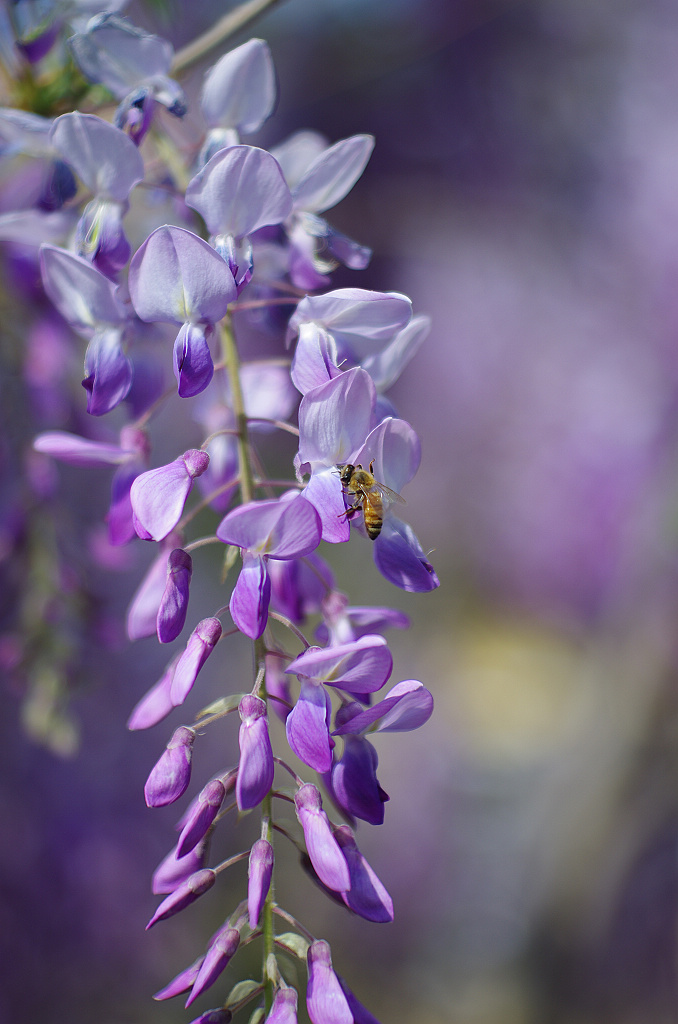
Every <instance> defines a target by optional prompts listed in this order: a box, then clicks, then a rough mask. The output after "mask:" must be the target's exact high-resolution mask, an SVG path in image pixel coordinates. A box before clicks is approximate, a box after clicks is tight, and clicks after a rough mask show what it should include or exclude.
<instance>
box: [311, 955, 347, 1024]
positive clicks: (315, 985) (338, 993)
mask: <svg viewBox="0 0 678 1024" xmlns="http://www.w3.org/2000/svg"><path fill="white" fill-rule="evenodd" d="M306 1009H307V1010H308V1015H309V1017H310V1018H311V1022H312V1024H353V1014H352V1013H351V1011H350V1009H349V1005H348V1002H347V1000H346V996H345V995H344V993H343V992H342V990H341V986H340V985H339V982H338V980H337V976H336V974H335V973H334V971H333V970H332V956H331V953H330V947H329V945H328V944H327V942H325V940H324V939H318V940H316V942H313V943H312V944H311V946H310V947H309V950H308V986H307V989H306Z"/></svg>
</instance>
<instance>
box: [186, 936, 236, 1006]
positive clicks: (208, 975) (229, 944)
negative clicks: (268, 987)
mask: <svg viewBox="0 0 678 1024" xmlns="http://www.w3.org/2000/svg"><path fill="white" fill-rule="evenodd" d="M239 944H240V932H239V931H238V930H237V928H231V927H230V926H229V925H224V927H223V928H221V929H220V931H218V932H217V934H216V936H215V938H214V939H213V941H212V943H211V945H210V947H209V949H208V950H207V952H206V953H205V958H204V960H203V962H202V964H201V967H200V970H199V971H198V976H197V978H196V979H195V981H194V983H193V988H192V989H191V994H190V996H189V997H188V999H187V1000H186V1006H190V1005H191V1003H193V1002H194V1001H195V1000H196V999H197V998H198V996H199V995H200V994H201V992H205V991H206V989H208V988H209V987H210V985H213V984H214V982H215V981H216V980H217V978H218V977H219V975H220V974H221V972H222V971H223V970H224V968H225V967H226V965H227V964H228V962H229V960H230V959H231V958H232V957H233V955H234V954H235V952H236V950H237V949H238V945H239Z"/></svg>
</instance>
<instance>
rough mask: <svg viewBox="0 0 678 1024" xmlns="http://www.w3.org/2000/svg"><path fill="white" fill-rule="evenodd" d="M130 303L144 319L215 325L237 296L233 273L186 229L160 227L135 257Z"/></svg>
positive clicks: (212, 251) (130, 284)
mask: <svg viewBox="0 0 678 1024" xmlns="http://www.w3.org/2000/svg"><path fill="white" fill-rule="evenodd" d="M129 291H130V298H131V300H132V305H133V306H134V309H135V310H136V312H137V315H138V316H139V317H140V318H141V319H142V320H147V321H149V322H156V321H169V322H170V323H174V324H183V323H189V322H192V323H200V322H202V323H210V324H215V323H217V322H218V321H219V320H221V318H222V317H223V316H225V314H226V311H227V309H228V304H229V303H230V302H233V300H234V299H235V298H236V288H235V282H234V281H233V275H232V274H231V272H230V270H229V269H228V267H227V266H226V264H225V263H224V261H223V260H222V258H221V257H220V256H219V255H218V253H216V252H215V251H214V249H213V248H212V247H211V246H210V245H208V244H207V242H205V241H203V239H202V238H199V237H198V235H194V234H193V232H192V231H187V230H186V228H179V227H175V226H174V225H169V224H164V225H163V226H162V227H159V228H156V229H155V231H153V232H152V233H151V234H150V235H149V236H148V238H147V239H146V241H145V242H144V243H143V245H142V246H140V248H139V249H138V250H137V252H136V253H135V254H134V256H133V257H132V262H131V263H130V272H129Z"/></svg>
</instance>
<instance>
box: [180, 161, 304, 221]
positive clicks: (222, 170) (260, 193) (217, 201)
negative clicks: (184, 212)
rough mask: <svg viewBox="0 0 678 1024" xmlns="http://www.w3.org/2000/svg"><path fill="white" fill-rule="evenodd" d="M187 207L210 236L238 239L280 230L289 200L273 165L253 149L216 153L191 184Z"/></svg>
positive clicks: (275, 164)
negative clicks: (270, 229)
mask: <svg viewBox="0 0 678 1024" xmlns="http://www.w3.org/2000/svg"><path fill="white" fill-rule="evenodd" d="M186 203H187V205H188V206H190V207H192V209H194V210H197V211H198V213H200V214H201V215H202V217H203V219H204V221H205V223H206V224H207V227H208V228H209V230H210V232H211V234H213V235H232V236H233V237H234V238H242V237H243V236H245V235H250V234H251V233H252V232H253V231H256V230H258V229H259V228H262V227H266V226H267V225H271V224H280V223H281V222H282V221H283V220H284V219H285V217H287V215H288V214H289V212H290V210H291V208H292V197H291V196H290V191H289V189H288V187H287V184H286V182H285V179H284V177H283V173H282V171H281V170H280V167H279V166H278V163H277V161H276V160H275V158H274V157H272V156H271V154H270V153H268V152H266V150H264V149H257V147H256V146H231V147H230V148H229V149H222V150H219V152H218V153H215V155H214V156H213V157H212V158H211V160H209V161H208V162H207V164H205V166H204V167H203V168H202V170H201V171H199V172H198V174H196V176H195V177H194V178H193V179H192V181H190V182H189V185H188V188H187V189H186Z"/></svg>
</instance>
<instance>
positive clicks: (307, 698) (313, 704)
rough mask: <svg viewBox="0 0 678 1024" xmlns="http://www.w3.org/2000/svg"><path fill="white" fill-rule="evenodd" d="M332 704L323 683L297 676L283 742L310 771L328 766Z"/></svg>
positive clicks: (330, 759)
mask: <svg viewBox="0 0 678 1024" xmlns="http://www.w3.org/2000/svg"><path fill="white" fill-rule="evenodd" d="M331 713H332V707H331V703H330V699H329V696H328V694H327V691H326V690H325V687H324V686H322V685H319V684H318V683H315V682H313V681H312V680H310V679H307V678H306V677H305V676H301V693H300V694H299V700H298V701H297V703H296V704H295V706H294V707H293V708H292V710H291V711H290V713H289V714H288V716H287V719H286V722H285V728H286V731H287V742H288V743H289V745H290V747H291V748H292V750H293V751H294V753H295V754H296V755H297V757H298V758H299V759H300V760H301V761H303V762H304V764H307V765H308V766H309V768H313V769H314V771H317V772H320V773H323V772H328V771H329V770H330V768H331V766H332V747H333V746H334V742H333V740H332V739H331V738H330V732H329V724H328V723H329V719H330V714H331Z"/></svg>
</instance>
